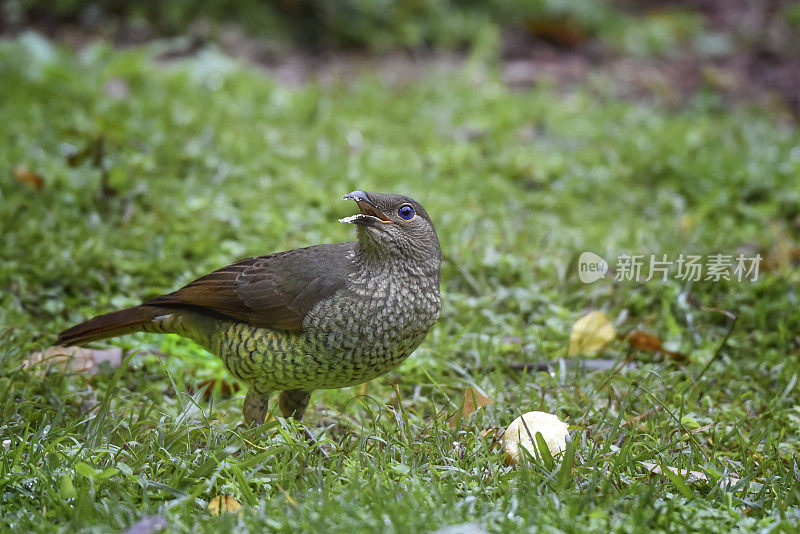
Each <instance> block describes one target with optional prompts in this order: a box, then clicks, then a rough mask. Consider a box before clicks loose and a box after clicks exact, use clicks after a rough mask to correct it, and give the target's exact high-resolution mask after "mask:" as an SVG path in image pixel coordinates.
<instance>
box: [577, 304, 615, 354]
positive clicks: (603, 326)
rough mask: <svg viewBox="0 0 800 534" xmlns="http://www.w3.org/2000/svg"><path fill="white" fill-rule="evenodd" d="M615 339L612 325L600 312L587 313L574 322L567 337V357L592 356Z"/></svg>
mask: <svg viewBox="0 0 800 534" xmlns="http://www.w3.org/2000/svg"><path fill="white" fill-rule="evenodd" d="M616 337H617V332H616V330H614V325H613V324H611V321H609V320H608V317H606V314H605V313H603V312H601V311H593V312H589V313H587V314H586V315H584V316H583V317H581V318H580V319H578V320H577V321H576V322H575V326H573V327H572V333H570V335H569V355H570V356H575V355H577V354H594V353H596V352H599V351H600V349H602V348H603V347H605V346H606V344H608V343H609V342H610V341H612V340H613V339H614V338H616Z"/></svg>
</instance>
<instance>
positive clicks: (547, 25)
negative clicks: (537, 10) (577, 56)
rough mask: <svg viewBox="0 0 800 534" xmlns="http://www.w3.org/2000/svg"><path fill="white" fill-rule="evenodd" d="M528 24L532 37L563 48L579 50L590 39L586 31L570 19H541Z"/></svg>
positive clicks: (532, 20) (530, 21)
mask: <svg viewBox="0 0 800 534" xmlns="http://www.w3.org/2000/svg"><path fill="white" fill-rule="evenodd" d="M526 22H527V26H528V31H529V32H530V33H531V35H533V36H534V37H536V38H537V39H541V40H542V41H545V42H546V43H550V44H552V45H555V46H558V47H561V48H569V49H574V48H577V47H578V46H580V45H581V44H582V43H584V42H585V41H586V39H587V38H588V34H587V32H586V30H585V29H584V28H583V27H582V26H580V25H579V24H578V23H577V22H576V21H574V20H571V19H568V18H552V17H539V18H536V19H529V20H527V21H526Z"/></svg>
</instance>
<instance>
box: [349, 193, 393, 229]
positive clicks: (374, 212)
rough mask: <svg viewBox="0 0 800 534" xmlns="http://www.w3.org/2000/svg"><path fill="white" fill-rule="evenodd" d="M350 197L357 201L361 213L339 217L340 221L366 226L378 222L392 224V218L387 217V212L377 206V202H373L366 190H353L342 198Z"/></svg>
mask: <svg viewBox="0 0 800 534" xmlns="http://www.w3.org/2000/svg"><path fill="white" fill-rule="evenodd" d="M348 199H352V200H355V201H356V204H358V209H359V210H361V213H357V214H355V215H351V216H350V217H345V218H343V219H339V222H343V223H354V224H363V225H365V226H372V225H374V224H378V223H381V224H392V220H391V219H390V218H389V217H387V216H386V214H385V213H383V212H382V211H381V210H379V209H378V208H377V207H375V204H373V203H372V201H371V200H370V199H369V197H368V196H367V194H366V193H365V192H364V191H353V192H352V193H348V194H346V195H345V196H343V197H342V200H348Z"/></svg>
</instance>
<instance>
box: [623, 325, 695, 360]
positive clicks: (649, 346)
mask: <svg viewBox="0 0 800 534" xmlns="http://www.w3.org/2000/svg"><path fill="white" fill-rule="evenodd" d="M625 337H626V338H627V340H628V343H630V344H631V345H632V346H633V347H635V348H637V349H639V350H645V351H648V352H661V353H664V354H666V355H667V356H669V357H670V358H672V359H673V360H677V361H683V360H685V359H686V356H685V355H684V354H682V353H680V352H674V351H671V350H667V349H665V348H664V346H663V344H662V342H661V338H659V337H657V336H654V335H653V334H648V333H647V332H642V331H641V330H634V331H633V332H630V333H629V334H628V335H626V336H625Z"/></svg>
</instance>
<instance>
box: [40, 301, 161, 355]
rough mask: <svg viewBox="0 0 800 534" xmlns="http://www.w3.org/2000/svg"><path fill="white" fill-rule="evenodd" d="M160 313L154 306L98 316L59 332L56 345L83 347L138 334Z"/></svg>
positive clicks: (136, 307) (138, 307)
mask: <svg viewBox="0 0 800 534" xmlns="http://www.w3.org/2000/svg"><path fill="white" fill-rule="evenodd" d="M160 311H161V310H159V308H157V307H154V306H134V307H133V308H126V309H124V310H119V311H115V312H111V313H107V314H105V315H99V316H97V317H95V318H94V319H89V320H88V321H86V322H83V323H80V324H77V325H75V326H73V327H72V328H67V329H66V330H64V331H63V332H61V333H60V334H59V335H58V340H57V341H56V344H57V345H60V346H76V345H84V344H86V343H91V342H92V341H99V340H101V339H108V338H110V337H117V336H124V335H125V334H132V333H134V332H140V331H142V330H144V327H145V326H146V325H148V324H150V323H151V322H152V320H153V318H154V317H156V316H157V315H159V312H160Z"/></svg>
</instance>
